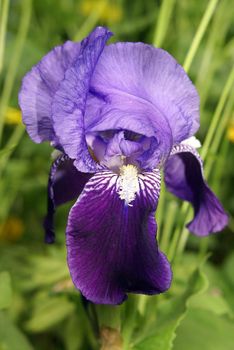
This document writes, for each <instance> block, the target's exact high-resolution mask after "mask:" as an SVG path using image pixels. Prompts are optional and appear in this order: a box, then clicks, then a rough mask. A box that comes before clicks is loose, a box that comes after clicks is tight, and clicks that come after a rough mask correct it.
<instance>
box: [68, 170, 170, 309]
mask: <svg viewBox="0 0 234 350" xmlns="http://www.w3.org/2000/svg"><path fill="white" fill-rule="evenodd" d="M159 190H160V175H159V172H158V171H155V172H152V173H144V174H142V175H139V191H138V193H137V194H136V198H135V200H134V201H133V202H132V206H127V205H126V204H125V202H124V200H121V199H120V197H119V194H118V176H117V175H115V174H113V173H111V172H109V171H103V172H100V173H97V174H96V175H94V176H93V177H92V178H91V179H90V181H89V182H88V183H87V184H86V186H85V188H84V190H83V192H82V195H81V196H80V199H78V201H77V202H76V203H75V205H74V206H73V208H72V209H71V211H70V214H69V219H68V225H67V232H66V241H67V254H68V266H69V269H70V273H71V277H72V279H73V282H74V284H75V286H76V287H77V288H78V289H79V290H80V291H81V293H82V294H83V295H84V296H85V297H86V298H87V299H88V300H90V301H92V302H95V303H104V304H120V303H122V302H123V301H124V300H125V299H126V297H127V295H126V293H127V292H132V293H143V294H158V293H161V292H163V291H165V290H167V289H168V288H169V286H170V282H171V269H170V265H169V263H168V261H167V259H166V257H165V256H164V255H163V254H162V253H161V252H160V251H159V250H158V248H157V243H156V241H155V234H156V222H155V218H154V213H155V210H156V207H157V202H158V197H159Z"/></svg>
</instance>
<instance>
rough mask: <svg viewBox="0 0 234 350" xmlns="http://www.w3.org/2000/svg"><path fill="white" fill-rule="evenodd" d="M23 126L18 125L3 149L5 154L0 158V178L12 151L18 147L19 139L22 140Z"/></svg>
mask: <svg viewBox="0 0 234 350" xmlns="http://www.w3.org/2000/svg"><path fill="white" fill-rule="evenodd" d="M24 130H25V128H24V126H23V125H22V124H20V125H18V126H17V127H16V128H15V130H14V131H13V133H12V134H11V137H10V139H9V140H8V142H7V144H6V146H5V147H4V151H5V150H6V152H5V153H4V155H3V156H2V157H1V159H0V177H1V176H2V173H3V171H4V169H5V166H6V164H7V162H8V160H9V158H10V156H11V154H12V152H13V151H14V149H15V147H16V146H17V145H18V143H19V141H20V139H21V138H22V136H23V134H24Z"/></svg>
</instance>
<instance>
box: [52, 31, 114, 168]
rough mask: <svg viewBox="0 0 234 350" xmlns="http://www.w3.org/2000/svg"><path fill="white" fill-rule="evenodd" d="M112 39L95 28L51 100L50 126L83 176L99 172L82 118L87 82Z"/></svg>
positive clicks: (106, 33) (83, 42) (84, 41)
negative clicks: (52, 125)
mask: <svg viewBox="0 0 234 350" xmlns="http://www.w3.org/2000/svg"><path fill="white" fill-rule="evenodd" d="M111 35H112V33H111V32H110V31H108V30H107V29H105V28H102V27H97V28H96V29H95V30H94V31H93V32H92V33H91V34H90V35H89V37H88V38H86V39H84V40H83V41H82V43H81V50H80V55H79V57H78V59H77V60H76V62H75V64H74V65H73V66H72V67H70V68H69V69H67V71H66V73H65V78H64V80H63V81H62V83H61V84H60V87H59V89H58V91H57V92H56V94H55V96H54V99H53V104H52V113H53V122H54V129H55V132H56V135H57V136H58V139H59V143H60V144H61V145H62V146H63V149H64V150H65V153H66V154H67V155H68V156H69V157H70V158H72V159H75V162H74V165H75V166H76V167H77V168H78V169H79V170H80V171H83V172H95V171H96V170H97V169H98V168H99V167H98V164H97V163H96V162H95V161H94V159H93V158H92V157H91V155H90V153H89V151H88V147H87V143H86V138H85V126H84V114H85V106H86V99H87V95H88V92H89V85H90V79H91V77H92V74H93V71H94V69H95V66H96V64H97V62H98V59H99V57H100V55H101V53H102V51H103V49H104V46H105V43H106V41H107V40H108V39H109V38H110V36H111Z"/></svg>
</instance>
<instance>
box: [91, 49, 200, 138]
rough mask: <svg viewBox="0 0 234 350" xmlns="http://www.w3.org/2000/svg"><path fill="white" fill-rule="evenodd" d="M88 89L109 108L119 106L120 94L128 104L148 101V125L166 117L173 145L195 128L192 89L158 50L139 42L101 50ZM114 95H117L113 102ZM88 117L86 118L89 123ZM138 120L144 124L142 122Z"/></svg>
mask: <svg viewBox="0 0 234 350" xmlns="http://www.w3.org/2000/svg"><path fill="white" fill-rule="evenodd" d="M90 90H91V91H92V92H93V93H95V95H96V97H98V96H102V99H103V101H104V102H105V103H107V104H108V103H111V104H112V107H113V109H114V107H116V106H117V107H118V108H119V106H121V105H120V104H119V100H120V95H121V99H122V100H124V98H125V100H126V101H127V100H128V99H129V100H130V101H131V100H132V102H131V103H133V100H134V99H136V98H138V99H139V101H141V102H142V103H146V102H148V103H149V104H151V105H152V106H153V108H154V110H155V111H156V112H155V113H151V114H150V115H149V114H146V113H145V118H148V119H150V122H151V124H152V125H154V123H155V122H157V120H158V118H160V119H161V120H162V119H163V117H164V118H166V119H167V121H168V123H169V125H170V128H171V131H172V135H173V140H174V143H177V142H180V141H182V140H184V139H186V138H188V137H189V136H191V135H193V134H194V133H195V132H196V131H197V129H198V127H199V96H198V94H197V91H196V88H195V87H194V85H193V84H192V82H191V81H190V79H189V78H188V76H187V74H186V73H185V71H184V69H183V68H182V67H181V66H180V65H179V64H178V63H177V62H176V60H175V59H174V58H173V57H172V56H171V55H170V54H168V53H167V52H166V51H164V50H162V49H157V48H154V47H152V46H150V45H146V44H143V43H117V44H112V45H109V46H107V47H105V49H104V51H103V53H102V55H101V57H100V60H99V62H98V65H97V66H96V69H95V72H94V74H93V76H92V80H91V86H90ZM103 96H105V98H103ZM115 96H118V99H117V103H115V101H114V100H115ZM100 100H101V99H100V98H99V101H100ZM124 103H125V104H126V103H127V102H124ZM129 106H130V103H129ZM92 108H94V107H92ZM120 109H121V107H120ZM101 114H103V113H102V111H101ZM90 115H92V114H90V113H89V116H90ZM87 117H88V116H87ZM92 118H94V122H95V118H97V113H95V115H92ZM92 118H90V117H89V119H90V120H89V123H91V121H92ZM99 119H100V118H99ZM141 119H142V122H143V123H144V120H145V119H144V118H141Z"/></svg>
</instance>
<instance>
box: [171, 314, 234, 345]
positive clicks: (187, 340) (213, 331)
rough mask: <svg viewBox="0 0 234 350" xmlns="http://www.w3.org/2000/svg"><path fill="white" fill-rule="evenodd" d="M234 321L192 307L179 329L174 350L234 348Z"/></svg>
mask: <svg viewBox="0 0 234 350" xmlns="http://www.w3.org/2000/svg"><path fill="white" fill-rule="evenodd" d="M233 344H234V323H233V322H230V320H228V319H227V318H224V317H220V316H219V315H217V314H215V313H213V312H211V311H207V310H201V309H191V310H189V311H188V313H187V315H186V317H185V318H184V320H183V322H182V323H181V325H180V327H179V328H178V330H177V337H176V339H175V343H174V347H173V350H188V349H189V350H197V349H205V350H233Z"/></svg>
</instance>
